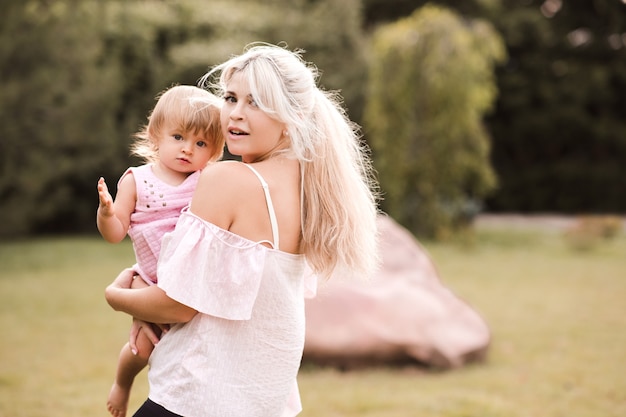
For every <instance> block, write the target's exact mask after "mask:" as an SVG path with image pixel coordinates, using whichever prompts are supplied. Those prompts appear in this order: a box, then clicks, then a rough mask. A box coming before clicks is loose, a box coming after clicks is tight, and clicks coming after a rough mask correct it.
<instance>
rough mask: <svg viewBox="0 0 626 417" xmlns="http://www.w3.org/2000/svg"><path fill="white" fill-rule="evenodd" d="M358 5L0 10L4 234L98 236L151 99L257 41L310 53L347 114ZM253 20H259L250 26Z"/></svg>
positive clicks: (241, 0) (195, 2)
mask: <svg viewBox="0 0 626 417" xmlns="http://www.w3.org/2000/svg"><path fill="white" fill-rule="evenodd" d="M359 5H360V1H359V0H347V1H342V0H319V1H315V2H311V1H307V0H295V1H290V0H270V1H266V2H257V1H251V0H228V1H226V0H215V1H212V2H211V3H210V5H209V7H207V2H206V1H204V0H184V1H179V2H164V1H161V0H148V1H132V0H124V1H115V0H112V1H106V2H102V1H93V0H91V1H85V0H55V1H53V2H51V1H46V0H29V1H21V0H6V1H2V2H1V3H0V23H1V25H0V62H2V67H1V68H0V76H1V77H2V82H3V87H2V89H0V107H1V108H2V110H3V111H2V112H1V113H0V139H1V140H0V218H2V219H3V222H2V223H1V224H0V238H2V237H8V236H20V235H26V234H38V233H60V232H94V231H95V221H94V213H95V209H96V206H97V194H96V190H95V184H96V182H97V179H98V177H99V176H104V177H105V178H106V179H107V180H108V181H109V183H110V185H111V186H112V189H113V188H114V184H115V181H116V179H117V178H119V176H120V175H121V173H122V172H123V170H124V169H125V168H126V167H127V166H128V165H130V164H133V163H135V162H136V161H134V160H133V159H132V158H130V157H129V144H130V139H131V136H132V134H133V133H134V132H136V131H137V130H138V129H139V127H140V125H141V124H143V123H145V122H146V115H147V113H148V111H149V110H150V109H151V108H152V107H153V105H154V98H155V96H156V95H157V94H158V93H159V92H160V91H162V90H164V89H165V88H167V87H170V86H171V85H172V84H175V83H178V84H196V83H197V81H198V79H199V78H200V77H201V76H202V75H203V74H204V73H205V72H206V71H207V69H208V68H209V67H210V66H212V65H214V64H217V63H219V62H222V61H223V60H224V59H226V58H228V57H229V56H231V55H233V54H238V53H240V52H242V50H243V48H244V46H245V45H246V44H248V43H250V42H254V41H265V42H271V43H280V42H285V43H286V44H287V46H288V47H289V48H292V49H293V48H302V49H305V50H306V53H305V59H307V60H310V61H313V62H315V63H316V64H317V65H318V66H319V68H320V69H321V71H322V73H323V76H322V79H321V82H322V84H324V85H325V86H326V87H327V88H329V89H339V88H342V93H343V95H344V97H345V98H346V104H347V106H348V107H349V110H350V111H351V112H352V113H353V114H359V112H361V111H362V106H363V102H364V99H363V89H362V88H361V86H362V83H363V80H364V77H365V71H366V68H365V65H364V62H365V61H364V56H363V52H362V51H363V48H362V47H361V40H362V36H361V32H360V7H359ZM251 16H253V17H254V18H251Z"/></svg>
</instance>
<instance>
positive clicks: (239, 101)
mask: <svg viewBox="0 0 626 417" xmlns="http://www.w3.org/2000/svg"><path fill="white" fill-rule="evenodd" d="M221 122H222V129H223V130H224V136H225V138H226V146H228V151H229V152H230V153H231V154H233V155H239V156H241V157H242V160H243V162H255V161H259V160H262V159H264V158H265V157H267V156H268V155H269V154H271V153H272V152H273V151H275V150H278V149H280V148H281V147H284V146H285V143H286V141H285V140H281V139H283V132H284V131H285V124H284V123H282V122H279V121H277V120H275V119H272V118H271V117H270V116H268V115H267V113H265V112H263V111H262V110H261V109H260V108H259V107H258V106H257V105H256V102H255V101H254V97H252V94H251V93H250V88H249V86H248V83H247V82H246V80H245V79H244V78H243V77H242V76H241V75H240V73H237V72H236V73H234V74H233V76H232V77H231V79H230V81H229V82H228V84H227V85H226V91H225V93H224V106H223V107H222V114H221Z"/></svg>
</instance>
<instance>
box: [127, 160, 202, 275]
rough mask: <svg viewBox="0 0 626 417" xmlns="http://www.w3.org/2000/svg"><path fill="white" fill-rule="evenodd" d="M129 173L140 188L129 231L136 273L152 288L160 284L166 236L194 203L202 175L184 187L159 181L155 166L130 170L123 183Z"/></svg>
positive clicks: (198, 173)
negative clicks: (159, 260) (162, 242)
mask: <svg viewBox="0 0 626 417" xmlns="http://www.w3.org/2000/svg"><path fill="white" fill-rule="evenodd" d="M129 173H132V174H133V177H134V178H135V186H136V188H137V204H136V205H135V211H134V212H133V213H132V214H131V215H130V226H129V229H128V236H130V238H131V240H132V242H133V249H134V251H135V259H136V262H137V263H136V264H135V265H134V266H133V270H134V271H135V272H136V273H137V274H138V275H139V276H141V278H142V279H143V280H144V281H146V283H148V284H150V285H152V284H155V283H156V282H157V261H158V258H159V253H160V252H161V240H162V238H163V235H165V233H167V232H171V231H172V230H174V227H175V226H176V222H177V221H178V217H179V216H180V213H181V210H182V209H183V208H184V207H186V206H188V205H189V203H190V202H191V197H192V196H193V192H194V190H195V189H196V185H197V183H198V178H199V177H200V171H197V172H194V173H193V174H191V175H189V177H187V178H186V179H185V181H184V182H183V183H182V184H180V185H170V184H167V183H165V182H163V181H162V180H160V179H159V178H157V177H156V175H154V172H153V171H152V164H146V165H142V166H139V167H132V168H128V169H127V170H126V172H124V174H123V175H122V177H121V178H120V181H121V179H122V178H124V177H125V176H126V175H128V174H129ZM118 184H119V183H118Z"/></svg>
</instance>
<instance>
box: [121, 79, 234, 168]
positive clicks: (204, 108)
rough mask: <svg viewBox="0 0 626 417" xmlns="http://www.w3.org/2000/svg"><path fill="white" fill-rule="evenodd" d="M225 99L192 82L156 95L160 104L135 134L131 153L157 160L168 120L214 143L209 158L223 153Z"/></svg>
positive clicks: (213, 159)
mask: <svg viewBox="0 0 626 417" xmlns="http://www.w3.org/2000/svg"><path fill="white" fill-rule="evenodd" d="M221 106H222V100H221V99H219V98H218V97H216V96H214V95H213V94H211V93H210V92H208V91H206V90H204V89H202V88H199V87H196V86H192V85H175V86H173V87H170V88H169V89H167V90H164V91H162V92H161V93H159V95H157V103H156V105H155V106H154V109H152V112H151V113H150V115H149V116H148V124H146V125H145V126H143V127H142V128H141V130H140V131H139V132H137V133H135V135H134V138H135V142H134V143H133V144H132V146H131V154H132V155H135V156H138V157H139V158H141V159H142V160H144V161H146V162H156V160H157V159H158V149H159V144H158V138H159V136H160V135H161V133H162V129H163V126H164V124H165V123H166V122H168V123H174V124H175V125H178V128H179V129H180V130H181V131H183V132H191V133H194V134H198V135H199V136H202V137H204V138H205V139H206V141H207V144H208V145H209V146H212V149H213V155H212V156H211V159H210V161H217V160H218V159H220V158H221V157H222V155H223V153H224V140H225V139H224V135H223V133H222V128H221V126H220V110H221Z"/></svg>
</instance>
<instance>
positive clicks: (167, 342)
mask: <svg viewBox="0 0 626 417" xmlns="http://www.w3.org/2000/svg"><path fill="white" fill-rule="evenodd" d="M305 269H306V262H305V260H304V257H303V256H302V255H293V254H289V253H285V252H280V251H278V250H274V249H271V248H268V247H266V246H264V245H262V244H259V243H258V242H251V241H249V240H247V239H244V238H242V237H241V236H238V235H236V234H233V233H231V232H229V231H226V230H223V229H221V228H219V227H217V226H215V225H213V224H211V223H208V222H205V221H203V220H202V219H200V218H199V217H197V216H195V215H194V214H193V213H191V212H190V211H185V212H183V214H182V215H181V217H180V219H179V222H178V224H177V226H176V229H175V230H174V231H173V232H172V233H170V234H168V235H166V237H165V238H164V241H163V245H162V251H161V255H160V261H159V269H158V276H159V283H158V285H159V287H161V288H162V289H163V290H164V291H165V292H166V293H167V294H168V296H170V297H171V298H173V299H175V300H177V301H179V302H181V303H183V304H186V305H189V306H190V307H193V308H194V309H196V310H198V311H200V312H202V313H199V314H197V315H196V316H195V317H194V318H193V319H192V320H191V321H190V322H189V323H186V324H179V325H175V326H173V327H172V329H171V330H170V331H169V332H168V333H167V334H166V335H165V336H164V337H163V338H162V340H161V341H160V342H159V344H158V345H157V346H156V347H155V349H154V351H153V353H152V355H151V357H150V370H149V374H148V376H149V380H150V399H151V400H152V401H154V402H156V403H158V404H160V405H162V406H163V407H165V408H166V409H168V410H170V411H172V412H174V413H176V414H180V415H184V416H186V417H230V416H232V417H279V416H286V415H290V416H294V415H296V414H298V412H299V411H300V410H301V406H300V401H299V398H298V393H297V391H295V392H294V388H295V387H296V376H297V373H298V369H299V366H300V361H301V357H302V351H303V348H304V329H305V322H304V292H305V276H304V275H305ZM309 281H310V279H309ZM307 292H310V290H309V291H307ZM294 401H295V402H296V403H295V404H293V402H294ZM288 410H289V411H288Z"/></svg>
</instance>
